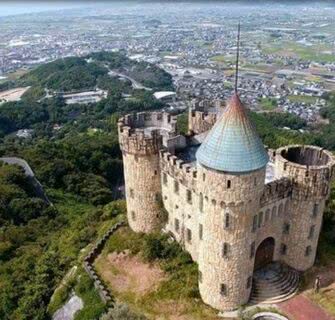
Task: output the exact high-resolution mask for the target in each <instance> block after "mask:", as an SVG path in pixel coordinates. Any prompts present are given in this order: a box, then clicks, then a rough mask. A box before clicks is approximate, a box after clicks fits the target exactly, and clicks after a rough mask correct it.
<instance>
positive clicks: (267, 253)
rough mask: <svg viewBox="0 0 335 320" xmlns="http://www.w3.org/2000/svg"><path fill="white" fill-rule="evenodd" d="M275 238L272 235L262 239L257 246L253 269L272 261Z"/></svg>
mask: <svg viewBox="0 0 335 320" xmlns="http://www.w3.org/2000/svg"><path fill="white" fill-rule="evenodd" d="M274 249H275V239H273V238H272V237H269V238H266V239H265V240H263V241H262V242H261V243H260V245H259V246H258V248H257V251H256V256H255V267H254V270H257V269H260V268H262V267H264V266H266V265H267V264H269V263H271V262H272V261H273V253H274Z"/></svg>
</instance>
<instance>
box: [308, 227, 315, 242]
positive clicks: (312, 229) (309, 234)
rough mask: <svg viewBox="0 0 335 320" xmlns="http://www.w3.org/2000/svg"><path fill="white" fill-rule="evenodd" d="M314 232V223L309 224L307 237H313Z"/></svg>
mask: <svg viewBox="0 0 335 320" xmlns="http://www.w3.org/2000/svg"><path fill="white" fill-rule="evenodd" d="M314 233H315V225H313V226H311V227H310V229H309V233H308V239H313V238H314Z"/></svg>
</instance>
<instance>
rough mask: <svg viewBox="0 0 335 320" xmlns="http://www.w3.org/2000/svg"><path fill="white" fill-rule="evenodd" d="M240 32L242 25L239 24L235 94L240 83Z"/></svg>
mask: <svg viewBox="0 0 335 320" xmlns="http://www.w3.org/2000/svg"><path fill="white" fill-rule="evenodd" d="M240 31H241V24H240V22H238V28H237V51H236V66H235V68H236V69H235V93H237V83H238V63H239V59H240Z"/></svg>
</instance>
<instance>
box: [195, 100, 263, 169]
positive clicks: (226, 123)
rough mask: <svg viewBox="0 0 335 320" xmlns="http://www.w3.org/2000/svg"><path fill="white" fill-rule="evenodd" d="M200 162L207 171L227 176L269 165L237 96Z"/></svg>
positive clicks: (207, 141)
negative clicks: (210, 170)
mask: <svg viewBox="0 0 335 320" xmlns="http://www.w3.org/2000/svg"><path fill="white" fill-rule="evenodd" d="M196 158H197V161H198V162H199V163H200V164H202V165H203V166H205V167H208V168H210V169H214V170H218V171H225V172H249V171H254V170H258V169H260V168H263V167H265V166H266V164H267V163H268V161H269V157H268V154H267V152H266V150H265V148H264V146H263V143H262V141H261V140H260V138H259V136H258V134H257V132H256V129H255V127H254V126H253V124H252V123H251V121H250V119H249V117H248V115H247V112H246V110H245V107H244V106H243V104H242V102H241V101H240V98H239V97H238V95H237V94H234V96H233V97H232V98H231V99H230V101H229V102H228V105H227V108H226V109H225V110H224V112H223V114H222V115H221V117H220V118H219V120H218V121H217V122H216V124H215V125H214V127H213V128H212V129H211V130H210V132H209V133H208V134H207V136H206V138H205V139H204V142H203V143H202V144H201V146H200V148H199V150H198V151H197V153H196Z"/></svg>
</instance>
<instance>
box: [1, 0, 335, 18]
mask: <svg viewBox="0 0 335 320" xmlns="http://www.w3.org/2000/svg"><path fill="white" fill-rule="evenodd" d="M174 1H178V0H161V1H159V0H156V1H155V0H154V2H174ZM210 1H211V2H212V1H213V0H210ZM214 1H215V0H214ZM273 1H274V2H276V3H292V2H294V3H295V2H304V3H305V4H307V3H310V4H311V5H313V6H315V5H317V3H319V2H327V3H329V4H334V2H335V1H334V0H328V1H327V0H325V1H321V0H319V1H314V0H305V1H304V0H300V1H299V0H273ZM113 2H118V3H119V4H120V3H121V4H122V3H125V2H126V1H120V0H119V1H117V0H116V1H113V0H110V1H108V0H101V1H100V0H97V1H94V0H68V1H66V0H60V1H57V0H53V1H52V0H45V1H34V0H32V1H29V0H26V1H15V0H12V1H6V0H5V1H2V0H0V16H9V15H16V14H23V13H33V12H42V11H50V10H61V9H70V8H80V7H97V6H101V5H106V3H110V4H111V3H113ZM134 2H137V3H141V2H148V1H144V0H134ZM181 2H182V1H181ZM186 2H193V1H192V0H188V1H187V0H186ZM194 2H200V0H198V1H197V0H194ZM201 2H203V3H206V2H207V3H208V2H209V1H208V0H202V1H201ZM216 2H221V3H225V2H247V3H249V4H250V3H257V4H262V3H269V2H270V3H271V2H272V1H270V0H244V1H243V0H239V1H238V0H230V1H229V0H216Z"/></svg>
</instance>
